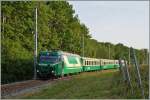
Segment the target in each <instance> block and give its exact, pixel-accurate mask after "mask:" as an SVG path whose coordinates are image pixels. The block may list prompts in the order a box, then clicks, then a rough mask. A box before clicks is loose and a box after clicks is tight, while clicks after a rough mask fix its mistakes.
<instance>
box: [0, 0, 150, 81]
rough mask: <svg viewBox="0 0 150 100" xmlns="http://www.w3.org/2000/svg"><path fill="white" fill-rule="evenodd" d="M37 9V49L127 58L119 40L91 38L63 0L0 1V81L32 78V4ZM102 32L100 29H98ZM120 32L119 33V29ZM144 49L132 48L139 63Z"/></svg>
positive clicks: (142, 59) (142, 57) (145, 54)
mask: <svg viewBox="0 0 150 100" xmlns="http://www.w3.org/2000/svg"><path fill="white" fill-rule="evenodd" d="M36 7H37V9H38V53H39V52H40V51H44V50H49V51H51V50H52V49H59V50H62V51H66V52H70V53H75V54H78V55H81V56H82V50H83V48H82V47H83V46H82V41H83V38H82V37H83V36H84V44H85V45H84V47H85V48H84V50H85V52H84V55H85V57H91V58H104V59H105V58H106V59H108V58H109V53H108V50H109V47H110V50H111V53H110V59H118V58H119V57H120V55H123V56H125V57H126V58H128V51H129V48H128V47H127V46H124V45H123V44H121V43H119V44H116V45H114V44H111V43H108V42H106V43H104V42H100V41H97V40H95V39H92V36H91V34H90V32H89V29H88V27H87V26H86V25H85V24H84V23H81V22H80V20H79V17H78V15H77V14H75V11H74V9H73V6H72V5H70V4H69V3H68V2H67V1H1V76H2V77H1V83H2V84H6V83H11V82H15V81H22V80H28V79H32V78H33V58H34V57H33V56H34V30H35V8H36ZM99 34H101V35H103V33H99ZM120 34H121V33H120ZM146 51H147V49H142V50H138V49H136V53H137V56H138V57H137V58H138V61H139V62H140V63H145V62H146V58H147V52H146Z"/></svg>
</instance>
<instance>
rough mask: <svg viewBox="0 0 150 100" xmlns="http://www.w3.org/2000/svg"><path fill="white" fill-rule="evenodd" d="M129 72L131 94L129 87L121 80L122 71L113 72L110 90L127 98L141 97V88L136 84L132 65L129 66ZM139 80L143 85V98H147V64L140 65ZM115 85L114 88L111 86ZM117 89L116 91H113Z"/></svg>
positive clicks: (134, 70)
mask: <svg viewBox="0 0 150 100" xmlns="http://www.w3.org/2000/svg"><path fill="white" fill-rule="evenodd" d="M129 74H130V78H131V84H132V87H133V95H132V93H131V88H130V87H129V86H128V85H127V83H125V82H124V81H123V76H122V73H119V72H118V73H115V75H114V76H113V81H112V86H111V87H112V90H113V91H114V93H115V94H116V95H118V96H120V97H122V98H127V99H142V98H143V97H142V93H141V89H140V87H139V85H138V80H137V73H136V69H135V68H134V67H133V66H132V67H130V68H129ZM140 74H141V80H142V84H143V87H144V93H145V99H148V98H149V66H148V65H143V66H142V65H141V66H140ZM113 87H116V88H113ZM115 90H117V91H115Z"/></svg>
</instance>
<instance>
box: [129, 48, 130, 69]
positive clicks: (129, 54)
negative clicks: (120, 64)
mask: <svg viewBox="0 0 150 100" xmlns="http://www.w3.org/2000/svg"><path fill="white" fill-rule="evenodd" d="M129 66H130V48H129Z"/></svg>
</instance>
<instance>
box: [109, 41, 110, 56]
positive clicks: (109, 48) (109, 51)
mask: <svg viewBox="0 0 150 100" xmlns="http://www.w3.org/2000/svg"><path fill="white" fill-rule="evenodd" d="M109 59H110V44H109Z"/></svg>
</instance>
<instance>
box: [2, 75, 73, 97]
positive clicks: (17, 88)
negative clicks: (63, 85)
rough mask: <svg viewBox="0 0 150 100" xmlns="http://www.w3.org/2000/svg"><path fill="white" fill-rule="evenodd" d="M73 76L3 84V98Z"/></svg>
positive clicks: (31, 90) (37, 88)
mask: <svg viewBox="0 0 150 100" xmlns="http://www.w3.org/2000/svg"><path fill="white" fill-rule="evenodd" d="M71 77H72V76H67V77H63V78H57V79H49V80H27V81H23V82H16V83H11V84H4V85H1V98H2V99H5V98H6V99H7V98H11V97H14V96H17V95H21V94H24V93H27V92H34V91H37V90H39V89H41V88H42V87H45V86H47V85H50V84H53V83H55V82H57V81H58V80H69V79H70V78H71Z"/></svg>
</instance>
